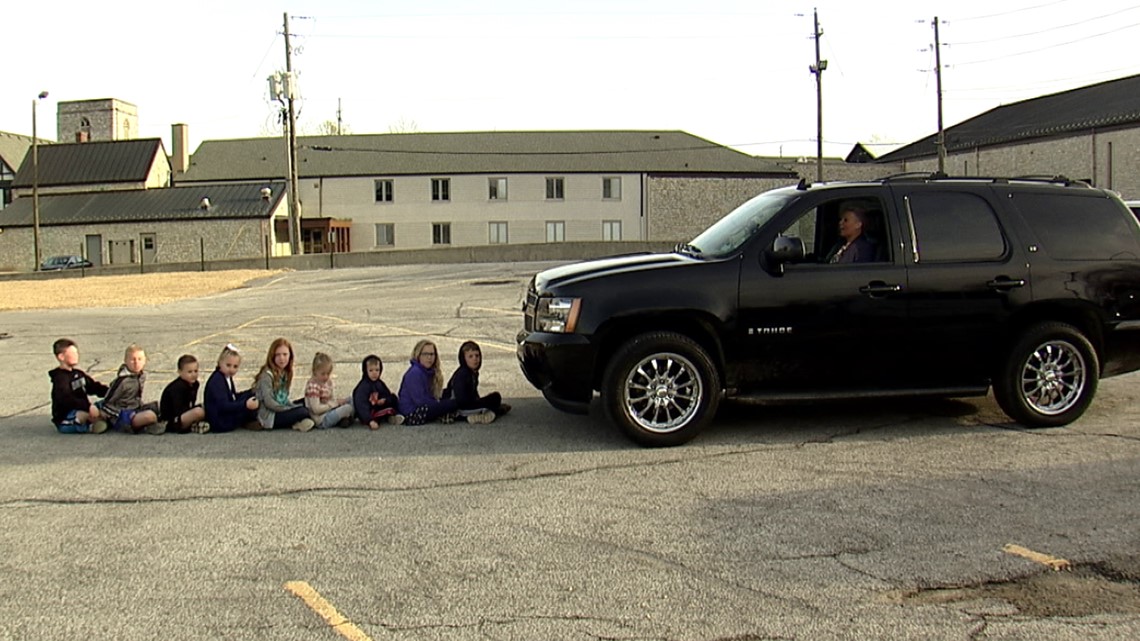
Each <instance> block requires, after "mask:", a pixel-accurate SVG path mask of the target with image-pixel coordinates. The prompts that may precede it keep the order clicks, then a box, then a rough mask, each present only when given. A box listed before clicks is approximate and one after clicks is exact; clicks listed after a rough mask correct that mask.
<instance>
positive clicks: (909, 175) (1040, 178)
mask: <svg viewBox="0 0 1140 641" xmlns="http://www.w3.org/2000/svg"><path fill="white" fill-rule="evenodd" d="M878 180H880V181H882V182H885V183H889V182H892V181H896V180H897V181H902V180H947V181H962V182H988V183H994V184H999V185H1008V184H1009V183H1011V182H1035V183H1049V184H1059V185H1064V186H1066V187H1088V188H1092V185H1090V184H1089V183H1088V182H1087V181H1084V180H1073V179H1072V178H1069V177H1067V176H1063V175H1060V174H1033V175H1024V176H1008V177H1005V176H950V175H947V174H945V173H942V172H938V171H935V172H925V171H908V172H905V173H901V174H892V175H890V176H886V177H884V178H879V179H878Z"/></svg>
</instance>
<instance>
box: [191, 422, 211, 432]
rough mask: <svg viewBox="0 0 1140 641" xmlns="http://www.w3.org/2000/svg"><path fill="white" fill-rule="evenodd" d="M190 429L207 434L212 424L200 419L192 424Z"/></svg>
mask: <svg viewBox="0 0 1140 641" xmlns="http://www.w3.org/2000/svg"><path fill="white" fill-rule="evenodd" d="M190 431H191V432H194V433H195V434H206V433H207V432H209V431H210V424H209V423H207V422H206V421H198V422H197V423H195V424H193V425H191V426H190Z"/></svg>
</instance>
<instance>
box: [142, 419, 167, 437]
mask: <svg viewBox="0 0 1140 641" xmlns="http://www.w3.org/2000/svg"><path fill="white" fill-rule="evenodd" d="M144 429H145V430H146V433H147V434H155V435H158V434H165V433H166V421H159V422H157V423H151V424H150V425H147V426H146V427H145V428H144Z"/></svg>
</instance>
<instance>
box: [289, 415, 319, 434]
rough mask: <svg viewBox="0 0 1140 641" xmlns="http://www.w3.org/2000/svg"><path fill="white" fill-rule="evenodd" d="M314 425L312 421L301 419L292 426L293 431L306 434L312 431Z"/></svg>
mask: <svg viewBox="0 0 1140 641" xmlns="http://www.w3.org/2000/svg"><path fill="white" fill-rule="evenodd" d="M314 425H316V423H314V422H313V419H311V418H303V419H301V420H299V421H297V422H296V423H294V424H293V429H295V430H297V431H298V432H308V431H309V430H311V429H313V426H314Z"/></svg>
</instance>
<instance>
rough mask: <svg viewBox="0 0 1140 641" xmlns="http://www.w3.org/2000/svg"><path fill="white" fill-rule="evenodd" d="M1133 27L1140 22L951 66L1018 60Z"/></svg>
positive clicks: (1137, 25) (1139, 25) (1138, 25)
mask: <svg viewBox="0 0 1140 641" xmlns="http://www.w3.org/2000/svg"><path fill="white" fill-rule="evenodd" d="M1133 27H1140V22H1136V23H1133V24H1130V25H1125V26H1123V27H1120V28H1117V29H1112V30H1111V31H1104V32H1102V33H1096V34H1093V35H1090V36H1085V37H1083V38H1077V39H1076V40H1069V41H1067V42H1058V43H1057V44H1054V45H1049V46H1048V47H1041V48H1039V49H1030V50H1029V51H1019V52H1017V53H1009V54H1005V55H1002V56H997V57H994V58H986V59H984V60H970V61H969V62H957V63H954V64H953V65H951V66H952V67H965V66H968V65H976V64H981V63H983V62H994V61H995V60H1006V59H1008V58H1016V57H1018V56H1027V55H1029V54H1031V53H1040V52H1042V51H1048V50H1050V49H1056V48H1058V47H1064V46H1066V45H1071V44H1076V43H1078V42H1084V41H1085V40H1092V39H1093V38H1099V37H1101V36H1107V35H1110V34H1113V33H1117V32H1120V31H1125V30H1127V29H1132V28H1133Z"/></svg>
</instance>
